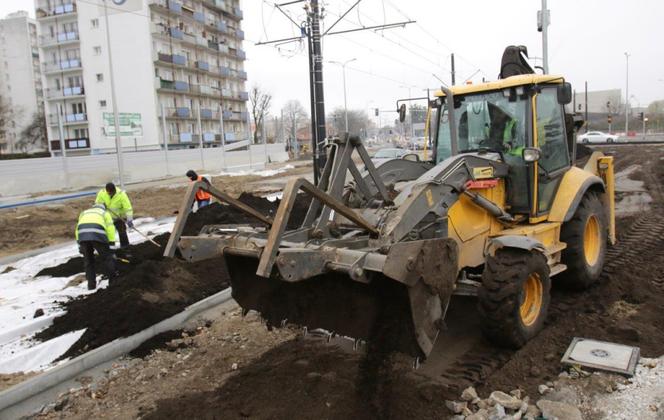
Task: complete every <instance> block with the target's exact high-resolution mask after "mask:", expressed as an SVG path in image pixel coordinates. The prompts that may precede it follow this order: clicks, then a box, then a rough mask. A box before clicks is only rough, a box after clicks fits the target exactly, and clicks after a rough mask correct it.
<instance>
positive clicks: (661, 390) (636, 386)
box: [593, 356, 664, 420]
mask: <svg viewBox="0 0 664 420" xmlns="http://www.w3.org/2000/svg"><path fill="white" fill-rule="evenodd" d="M593 406H594V407H595V410H594V413H593V414H596V415H597V416H598V417H600V418H605V419H641V420H645V419H653V420H655V419H657V420H662V419H664V356H662V357H660V358H659V359H647V358H642V359H641V360H640V361H639V364H638V365H637V367H636V374H635V375H634V376H633V377H632V378H629V379H628V380H627V382H626V383H625V384H617V390H616V391H615V392H613V393H611V394H600V395H597V396H596V397H595V398H594V401H593Z"/></svg>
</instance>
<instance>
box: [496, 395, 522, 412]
mask: <svg viewBox="0 0 664 420" xmlns="http://www.w3.org/2000/svg"><path fill="white" fill-rule="evenodd" d="M489 400H492V401H495V403H496V405H498V404H500V405H502V406H503V407H505V408H508V409H510V410H518V409H519V408H521V400H520V399H518V398H515V397H513V396H511V395H509V394H505V393H504V392H502V391H493V392H492V393H491V395H490V396H489Z"/></svg>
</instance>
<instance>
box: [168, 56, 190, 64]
mask: <svg viewBox="0 0 664 420" xmlns="http://www.w3.org/2000/svg"><path fill="white" fill-rule="evenodd" d="M172 58H173V64H178V65H180V66H186V65H187V57H185V56H184V55H180V54H173V56H172Z"/></svg>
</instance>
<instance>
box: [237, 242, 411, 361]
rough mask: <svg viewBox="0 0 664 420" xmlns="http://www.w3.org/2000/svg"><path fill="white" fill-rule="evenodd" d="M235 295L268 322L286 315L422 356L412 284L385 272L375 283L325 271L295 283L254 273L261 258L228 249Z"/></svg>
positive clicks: (279, 320)
mask: <svg viewBox="0 0 664 420" xmlns="http://www.w3.org/2000/svg"><path fill="white" fill-rule="evenodd" d="M226 264H227V266H228V271H229V274H230V278H231V286H232V290H233V292H232V294H233V299H235V301H236V302H237V303H238V304H239V305H240V306H241V307H242V308H243V309H245V310H255V311H258V312H260V314H261V316H262V317H263V318H264V319H265V320H266V322H267V323H268V325H271V326H276V327H278V326H280V325H281V324H282V323H283V322H284V321H286V322H287V323H288V324H295V325H299V326H303V327H307V328H308V329H309V330H313V329H316V328H322V329H324V330H327V331H329V332H331V333H335V334H338V335H341V336H347V337H351V338H354V339H362V340H367V341H371V340H377V341H380V342H381V345H384V346H388V347H389V348H387V349H384V350H386V351H399V352H403V353H406V354H410V355H413V356H415V357H421V356H423V352H422V350H421V348H420V346H419V345H418V343H417V340H416V333H415V329H414V324H413V322H412V321H411V320H412V319H413V318H412V314H411V309H410V301H409V295H408V287H407V286H405V285H403V284H401V283H398V282H395V281H393V280H391V279H389V278H387V277H385V276H375V277H374V279H373V280H372V282H371V283H369V284H364V283H359V282H356V281H353V280H351V279H350V278H349V277H348V276H347V275H345V274H342V273H327V274H321V275H318V276H315V277H312V278H310V279H307V280H303V281H298V282H295V283H290V282H285V281H283V280H281V279H279V278H277V277H278V276H277V275H273V276H271V277H270V278H264V277H259V276H257V275H256V269H257V266H258V260H257V259H255V258H252V257H243V256H235V255H226Z"/></svg>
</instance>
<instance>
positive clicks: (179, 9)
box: [168, 0, 182, 13]
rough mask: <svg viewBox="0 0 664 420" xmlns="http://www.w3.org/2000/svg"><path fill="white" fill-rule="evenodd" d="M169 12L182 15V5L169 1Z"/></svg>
mask: <svg viewBox="0 0 664 420" xmlns="http://www.w3.org/2000/svg"><path fill="white" fill-rule="evenodd" d="M168 10H170V11H171V12H173V13H182V3H179V2H177V1H174V0H168Z"/></svg>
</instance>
